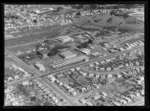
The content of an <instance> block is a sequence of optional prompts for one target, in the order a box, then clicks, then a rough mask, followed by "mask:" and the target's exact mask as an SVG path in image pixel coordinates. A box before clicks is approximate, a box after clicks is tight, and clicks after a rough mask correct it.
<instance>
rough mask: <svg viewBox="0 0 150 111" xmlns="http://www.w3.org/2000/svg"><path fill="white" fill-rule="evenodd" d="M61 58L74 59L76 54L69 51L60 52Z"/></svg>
mask: <svg viewBox="0 0 150 111" xmlns="http://www.w3.org/2000/svg"><path fill="white" fill-rule="evenodd" d="M61 56H62V57H63V58H64V59H71V58H74V57H76V56H77V54H75V53H73V52H71V51H65V52H62V53H61Z"/></svg>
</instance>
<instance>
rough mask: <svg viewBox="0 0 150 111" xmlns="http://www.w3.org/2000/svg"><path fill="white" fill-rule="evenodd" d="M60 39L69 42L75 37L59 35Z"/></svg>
mask: <svg viewBox="0 0 150 111" xmlns="http://www.w3.org/2000/svg"><path fill="white" fill-rule="evenodd" d="M57 39H58V40H60V41H61V42H69V41H74V39H73V38H70V37H69V36H59V37H57Z"/></svg>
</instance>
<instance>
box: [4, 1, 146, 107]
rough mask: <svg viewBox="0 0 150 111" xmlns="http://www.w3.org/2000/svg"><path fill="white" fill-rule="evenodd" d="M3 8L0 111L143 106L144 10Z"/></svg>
mask: <svg viewBox="0 0 150 111" xmlns="http://www.w3.org/2000/svg"><path fill="white" fill-rule="evenodd" d="M3 7H4V54H5V55H4V107H7V106H144V105H145V68H144V66H145V65H144V64H145V61H144V38H145V37H144V27H145V26H144V14H145V13H144V12H145V11H144V10H145V4H135V3H134V4H3Z"/></svg>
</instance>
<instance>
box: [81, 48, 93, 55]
mask: <svg viewBox="0 0 150 111" xmlns="http://www.w3.org/2000/svg"><path fill="white" fill-rule="evenodd" d="M81 51H82V52H83V53H84V54H86V55H89V54H91V51H90V50H89V49H87V48H83V49H81Z"/></svg>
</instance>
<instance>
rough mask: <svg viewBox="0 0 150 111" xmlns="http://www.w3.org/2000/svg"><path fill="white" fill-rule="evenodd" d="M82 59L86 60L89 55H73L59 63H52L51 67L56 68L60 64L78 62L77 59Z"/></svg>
mask: <svg viewBox="0 0 150 111" xmlns="http://www.w3.org/2000/svg"><path fill="white" fill-rule="evenodd" d="M82 60H85V61H88V60H89V57H87V56H85V55H82V56H79V57H75V58H72V59H68V60H65V61H63V62H62V63H59V64H54V65H52V67H53V68H57V67H61V66H64V65H68V64H71V63H74V62H79V61H82Z"/></svg>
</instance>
